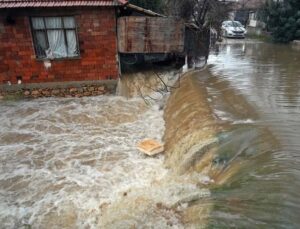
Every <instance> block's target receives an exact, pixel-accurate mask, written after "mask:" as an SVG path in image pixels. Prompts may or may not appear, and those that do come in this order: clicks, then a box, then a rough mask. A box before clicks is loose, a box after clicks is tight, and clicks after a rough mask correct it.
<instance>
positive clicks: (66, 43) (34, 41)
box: [29, 14, 81, 61]
mask: <svg viewBox="0 0 300 229" xmlns="http://www.w3.org/2000/svg"><path fill="white" fill-rule="evenodd" d="M51 17H59V18H60V19H61V22H62V28H46V21H45V18H51ZM64 17H73V18H74V23H75V28H65V25H64V20H63V18H64ZM33 18H43V22H44V27H45V28H44V29H34V28H33V20H32V19H33ZM29 22H30V29H31V36H32V42H33V47H34V52H35V58H36V60H41V61H44V60H53V61H59V60H72V59H75V60H76V59H81V54H80V46H79V38H78V26H77V23H76V17H75V15H68V14H63V15H34V16H30V17H29ZM51 30H62V31H63V34H64V41H65V46H66V48H67V47H68V42H67V34H66V31H68V30H71V31H75V37H76V46H77V50H78V55H76V56H70V57H68V56H66V57H54V58H47V57H41V56H38V51H37V47H36V44H37V42H38V41H37V39H36V32H38V31H42V32H44V34H45V37H46V42H47V46H48V47H49V39H48V34H47V31H51Z"/></svg>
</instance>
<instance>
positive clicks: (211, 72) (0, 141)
mask: <svg viewBox="0 0 300 229" xmlns="http://www.w3.org/2000/svg"><path fill="white" fill-rule="evenodd" d="M299 63H300V52H299V51H297V50H295V49H293V48H292V47H290V46H281V45H274V44H266V43H255V42H247V43H244V42H239V43H235V44H227V45H220V46H219V47H218V51H214V52H213V53H212V54H211V55H210V57H209V66H208V68H207V69H206V70H204V71H200V72H194V73H192V74H190V75H189V74H188V75H187V76H186V77H185V78H184V79H182V81H181V84H179V86H178V89H174V90H177V92H176V91H173V93H172V94H171V95H170V98H169V100H168V102H167V104H166V108H165V110H163V109H162V106H161V102H160V101H153V102H152V103H145V98H143V99H142V98H138V97H136V98H130V99H126V98H124V97H120V96H102V97H90V98H79V99H72V98H71V99H62V98H51V99H49V98H48V99H37V100H29V101H2V102H0V157H1V160H0V222H1V224H0V228H112V229H114V228H299V225H300V217H299V216H300V193H299V190H300V95H299V93H300V89H299V88H300V85H299V84H300V64H299ZM142 83H144V81H143V82H142ZM138 86H139V85H138ZM138 86H136V85H135V87H138ZM138 91H139V90H138ZM127 94H130V93H127ZM151 98H152V97H151ZM189 137H191V138H189ZM145 138H153V139H156V140H158V141H165V143H166V150H167V151H168V152H167V153H168V154H166V156H164V155H160V156H158V157H154V158H149V157H146V156H144V155H142V154H141V153H140V152H138V150H137V149H136V144H137V143H138V142H139V141H141V140H142V139H145ZM201 142H205V143H209V144H210V143H214V144H211V148H208V147H204V148H203V147H202V148H201V150H199V148H197V147H196V148H195V146H197V144H198V145H201V144H202V143H201ZM200 143H201V144H200ZM201 146H203V144H202V145H201ZM190 149H192V150H190ZM195 149H196V150H195ZM199 152H200V154H201V155H200V156H199ZM202 154H204V156H203V155H202ZM181 159H184V160H181ZM181 164H183V166H180V165H181Z"/></svg>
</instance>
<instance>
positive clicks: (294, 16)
mask: <svg viewBox="0 0 300 229" xmlns="http://www.w3.org/2000/svg"><path fill="white" fill-rule="evenodd" d="M264 14H265V17H264V18H265V21H266V24H267V29H268V30H269V31H270V32H271V35H272V37H273V40H274V41H275V42H282V43H287V42H290V41H292V40H294V39H299V38H300V36H299V35H300V34H299V31H300V1H299V0H284V1H273V0H269V1H267V3H266V5H265V9H264Z"/></svg>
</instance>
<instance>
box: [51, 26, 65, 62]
mask: <svg viewBox="0 0 300 229" xmlns="http://www.w3.org/2000/svg"><path fill="white" fill-rule="evenodd" d="M47 34H48V40H49V46H50V47H49V49H48V50H47V56H48V57H49V58H62V57H67V48H66V45H65V36H64V32H63V30H48V31H47Z"/></svg>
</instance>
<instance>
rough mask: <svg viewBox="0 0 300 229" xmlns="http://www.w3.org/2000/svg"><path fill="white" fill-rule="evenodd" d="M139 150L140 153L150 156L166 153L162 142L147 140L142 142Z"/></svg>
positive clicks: (138, 146)
mask: <svg viewBox="0 0 300 229" xmlns="http://www.w3.org/2000/svg"><path fill="white" fill-rule="evenodd" d="M137 148H138V150H139V151H141V152H142V153H144V154H146V155H148V156H155V155H157V154H160V153H162V152H163V151H164V146H163V145H162V144H161V143H160V142H158V141H156V140H153V139H145V140H143V141H141V142H140V143H139V144H138V145H137Z"/></svg>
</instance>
